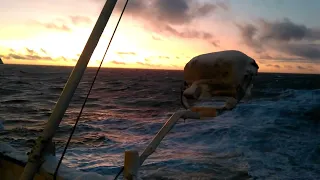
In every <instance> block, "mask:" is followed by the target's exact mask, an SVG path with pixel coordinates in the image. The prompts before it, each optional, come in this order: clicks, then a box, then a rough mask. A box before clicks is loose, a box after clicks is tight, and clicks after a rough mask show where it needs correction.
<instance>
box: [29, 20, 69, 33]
mask: <svg viewBox="0 0 320 180" xmlns="http://www.w3.org/2000/svg"><path fill="white" fill-rule="evenodd" d="M32 24H36V25H39V26H42V27H45V28H47V29H52V30H57V31H64V32H70V31H71V28H70V27H69V26H67V25H65V24H64V23H59V22H45V23H44V22H39V21H32Z"/></svg>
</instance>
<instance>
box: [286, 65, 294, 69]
mask: <svg viewBox="0 0 320 180" xmlns="http://www.w3.org/2000/svg"><path fill="white" fill-rule="evenodd" d="M284 67H285V68H287V69H292V68H293V67H292V66H290V65H285V66H284Z"/></svg>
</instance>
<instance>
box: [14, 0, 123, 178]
mask: <svg viewBox="0 0 320 180" xmlns="http://www.w3.org/2000/svg"><path fill="white" fill-rule="evenodd" d="M116 3H117V0H107V1H106V3H105V5H104V7H103V9H102V11H101V13H100V15H99V18H98V20H97V22H96V24H95V26H94V28H93V30H92V32H91V34H90V36H89V39H88V41H87V43H86V45H85V47H84V49H83V51H82V53H81V55H80V57H79V60H78V62H77V64H76V66H75V67H74V69H73V71H72V72H71V75H70V76H69V79H68V81H67V83H66V85H65V87H64V89H63V91H62V93H61V95H60V97H59V100H58V102H57V103H56V105H55V107H54V109H53V111H52V114H51V116H50V118H49V120H48V122H47V124H46V126H45V128H44V130H43V133H42V135H40V137H38V139H37V141H36V144H35V145H34V146H33V148H32V150H31V152H30V155H29V158H28V162H27V165H26V166H25V168H24V171H23V173H22V175H21V177H20V180H32V179H33V177H34V175H35V174H36V173H37V172H38V170H39V168H40V167H41V165H42V162H43V155H44V153H45V152H44V151H45V147H46V146H47V145H48V143H50V142H51V140H52V138H53V136H54V134H55V132H56V130H57V129H58V128H59V124H60V122H61V120H62V117H63V115H64V113H65V111H66V110H67V108H68V106H69V103H70V101H71V99H72V96H73V94H74V92H75V90H76V88H77V86H78V84H79V82H80V80H81V78H82V75H83V74H84V71H85V70H86V67H87V65H88V63H89V60H90V58H91V56H92V53H93V51H94V49H95V48H96V46H97V44H98V42H99V39H100V37H101V35H102V33H103V31H104V28H105V26H106V25H107V22H108V20H109V18H110V16H111V14H112V11H113V9H114V7H115V5H116Z"/></svg>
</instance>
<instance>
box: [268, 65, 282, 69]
mask: <svg viewBox="0 0 320 180" xmlns="http://www.w3.org/2000/svg"><path fill="white" fill-rule="evenodd" d="M266 66H267V67H274V68H278V69H280V68H281V67H280V66H279V65H278V64H267V65H266Z"/></svg>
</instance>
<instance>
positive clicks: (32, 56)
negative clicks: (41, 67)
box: [1, 48, 54, 61]
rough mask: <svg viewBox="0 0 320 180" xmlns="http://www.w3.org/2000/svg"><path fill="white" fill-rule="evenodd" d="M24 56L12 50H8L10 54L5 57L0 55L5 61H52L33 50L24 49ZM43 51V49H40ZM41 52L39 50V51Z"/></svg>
mask: <svg viewBox="0 0 320 180" xmlns="http://www.w3.org/2000/svg"><path fill="white" fill-rule="evenodd" d="M25 50H26V51H25V52H26V53H25V54H21V53H18V52H16V51H14V50H13V49H12V50H11V49H10V53H9V54H7V55H1V56H2V57H3V58H5V59H9V60H11V59H15V60H35V61H37V60H46V61H53V60H54V59H53V58H51V57H49V56H40V55H39V54H38V52H36V51H35V50H33V49H30V48H25ZM42 50H43V49H42ZM40 51H41V50H40Z"/></svg>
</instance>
